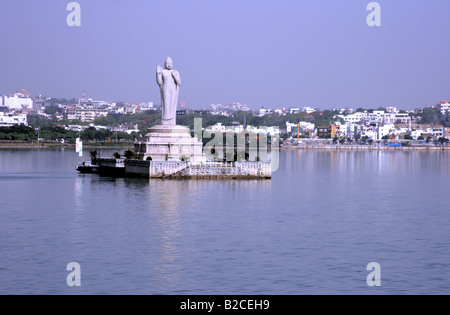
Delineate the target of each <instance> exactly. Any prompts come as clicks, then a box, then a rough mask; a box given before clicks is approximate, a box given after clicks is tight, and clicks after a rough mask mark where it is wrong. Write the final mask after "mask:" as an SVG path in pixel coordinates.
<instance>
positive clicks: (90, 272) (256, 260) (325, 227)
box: [0, 150, 450, 295]
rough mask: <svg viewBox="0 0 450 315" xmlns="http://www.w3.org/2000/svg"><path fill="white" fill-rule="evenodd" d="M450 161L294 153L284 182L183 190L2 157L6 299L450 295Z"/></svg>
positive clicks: (409, 155) (17, 155)
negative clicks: (375, 277) (373, 281)
mask: <svg viewBox="0 0 450 315" xmlns="http://www.w3.org/2000/svg"><path fill="white" fill-rule="evenodd" d="M106 153H107V154H106V155H108V156H109V154H110V153H112V152H106ZM103 155H105V152H104V153H103ZM85 156H88V152H86V153H85ZM449 158H450V156H449V154H448V152H406V151H405V152H404V151H389V152H325V151H300V152H296V151H292V152H281V153H280V168H279V170H278V171H276V172H275V173H274V174H273V178H272V180H270V181H267V180H265V181H255V180H239V181H223V180H222V181H214V180H198V181H195V180H192V181H183V180H142V179H113V178H105V177H99V176H97V175H81V174H78V173H77V172H76V171H75V166H76V164H77V163H78V162H80V161H81V160H82V159H80V158H79V157H78V156H77V154H76V153H75V152H73V151H69V150H66V151H47V150H40V151H37V150H1V151H0V294H195V295H201V294H213V295H218V294H274V295H277V294H288V295H297V294H450V246H449V241H450V203H449V187H450V160H449ZM85 159H86V160H87V159H88V158H86V157H85ZM70 262H77V263H79V265H80V266H81V285H82V286H81V287H69V286H68V285H67V283H66V277H67V276H68V275H69V273H70V271H67V270H66V267H67V265H68V264H69V263H70ZM370 262H377V263H379V265H380V266H381V286H380V287H369V286H368V285H367V283H366V278H367V276H368V274H369V273H370V271H367V270H366V267H367V265H368V264H369V263H370Z"/></svg>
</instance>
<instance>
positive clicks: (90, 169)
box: [77, 162, 98, 174]
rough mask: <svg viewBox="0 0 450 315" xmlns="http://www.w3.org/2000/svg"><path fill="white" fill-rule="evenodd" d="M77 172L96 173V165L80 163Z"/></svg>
mask: <svg viewBox="0 0 450 315" xmlns="http://www.w3.org/2000/svg"><path fill="white" fill-rule="evenodd" d="M77 171H78V172H80V173H87V174H92V173H97V172H98V165H93V164H91V163H88V162H82V163H80V164H78V166H77Z"/></svg>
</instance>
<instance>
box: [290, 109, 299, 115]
mask: <svg viewBox="0 0 450 315" xmlns="http://www.w3.org/2000/svg"><path fill="white" fill-rule="evenodd" d="M297 113H300V108H298V107H290V108H289V114H297Z"/></svg>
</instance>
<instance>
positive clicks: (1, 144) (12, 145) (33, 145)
mask: <svg viewBox="0 0 450 315" xmlns="http://www.w3.org/2000/svg"><path fill="white" fill-rule="evenodd" d="M133 146H134V145H133V143H131V142H126V143H105V142H95V143H83V149H126V148H133ZM61 148H65V149H74V150H75V144H69V143H64V144H63V143H59V142H40V143H37V142H25V141H0V150H2V149H61Z"/></svg>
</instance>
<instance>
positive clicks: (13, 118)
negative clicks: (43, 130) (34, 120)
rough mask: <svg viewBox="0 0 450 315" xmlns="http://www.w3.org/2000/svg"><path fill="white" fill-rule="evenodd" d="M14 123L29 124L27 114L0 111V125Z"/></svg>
mask: <svg viewBox="0 0 450 315" xmlns="http://www.w3.org/2000/svg"><path fill="white" fill-rule="evenodd" d="M14 125H25V126H28V121H27V115H25V114H19V115H13V114H7V113H2V112H0V127H11V126H14Z"/></svg>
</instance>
